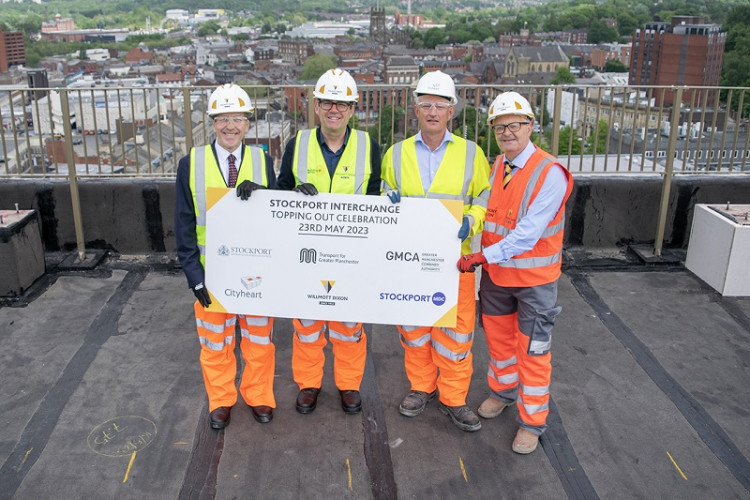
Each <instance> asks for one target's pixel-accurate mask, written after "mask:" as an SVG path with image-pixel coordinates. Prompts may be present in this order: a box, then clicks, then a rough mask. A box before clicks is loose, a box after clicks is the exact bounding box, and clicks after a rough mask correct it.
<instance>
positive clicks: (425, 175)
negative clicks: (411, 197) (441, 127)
mask: <svg viewBox="0 0 750 500" xmlns="http://www.w3.org/2000/svg"><path fill="white" fill-rule="evenodd" d="M415 141H416V142H415V146H416V148H417V164H418V165H419V176H420V177H421V178H422V189H424V192H425V193H426V192H427V191H428V190H429V189H430V186H432V180H433V179H434V178H435V174H437V171H438V168H439V167H440V162H441V161H443V156H445V149H446V148H447V147H448V143H449V142H453V134H451V133H450V132H449V131H448V130H446V131H445V135H444V136H443V141H442V142H441V143H440V145H439V146H438V147H437V148H435V150H434V151H433V150H432V149H430V147H429V146H428V145H427V144H426V143H425V142H424V140H423V139H422V131H421V130H420V131H419V132H417V135H416V137H415Z"/></svg>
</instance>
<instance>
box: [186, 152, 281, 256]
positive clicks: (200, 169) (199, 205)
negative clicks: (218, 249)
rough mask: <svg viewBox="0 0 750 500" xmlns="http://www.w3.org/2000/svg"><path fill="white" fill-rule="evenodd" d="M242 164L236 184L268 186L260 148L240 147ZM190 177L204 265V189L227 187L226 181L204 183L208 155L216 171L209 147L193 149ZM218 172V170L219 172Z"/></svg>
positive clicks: (199, 244)
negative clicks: (246, 183) (221, 184)
mask: <svg viewBox="0 0 750 500" xmlns="http://www.w3.org/2000/svg"><path fill="white" fill-rule="evenodd" d="M242 148H243V149H242V163H241V164H240V169H239V172H238V175H237V184H239V183H240V182H242V181H244V180H250V181H253V182H257V183H258V184H261V185H263V186H267V185H268V179H266V162H265V155H264V153H263V151H262V150H261V149H260V148H257V147H254V146H247V145H243V146H242ZM248 153H249V154H248ZM190 154H191V157H190V159H191V167H192V168H191V171H192V172H191V175H192V182H193V184H192V186H191V187H192V188H193V198H194V200H195V226H196V235H197V237H198V249H199V250H200V253H201V262H202V263H203V264H205V262H203V261H204V259H205V255H206V232H205V228H206V188H208V187H227V185H226V181H224V185H223V186H220V185H218V184H216V183H210V185H209V183H207V182H206V167H207V163H206V156H207V155H210V161H211V164H212V165H211V166H214V167H216V168H217V169H218V165H217V164H216V158H215V157H214V154H213V149H212V148H211V146H198V147H195V148H193V150H192V151H191V153H190ZM248 160H249V164H250V166H251V168H250V169H249V170H250V175H249V176H248V175H247V172H248V169H247V168H243V167H244V166H246V165H248ZM219 172H220V170H219Z"/></svg>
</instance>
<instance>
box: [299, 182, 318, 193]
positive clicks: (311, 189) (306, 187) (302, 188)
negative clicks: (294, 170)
mask: <svg viewBox="0 0 750 500" xmlns="http://www.w3.org/2000/svg"><path fill="white" fill-rule="evenodd" d="M294 190H295V191H297V192H298V193H302V194H306V195H307V196H314V195H316V194H318V189H317V188H316V187H315V185H313V184H310V183H309V182H303V183H302V184H300V185H299V186H295V187H294Z"/></svg>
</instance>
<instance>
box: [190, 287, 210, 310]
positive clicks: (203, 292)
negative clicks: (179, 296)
mask: <svg viewBox="0 0 750 500" xmlns="http://www.w3.org/2000/svg"><path fill="white" fill-rule="evenodd" d="M192 290H193V295H195V298H196V299H198V302H200V304H201V305H202V306H203V307H208V306H210V305H211V297H209V295H208V290H207V289H206V286H205V285H204V284H203V283H202V282H201V283H198V284H197V285H195V286H194V287H193V288H192Z"/></svg>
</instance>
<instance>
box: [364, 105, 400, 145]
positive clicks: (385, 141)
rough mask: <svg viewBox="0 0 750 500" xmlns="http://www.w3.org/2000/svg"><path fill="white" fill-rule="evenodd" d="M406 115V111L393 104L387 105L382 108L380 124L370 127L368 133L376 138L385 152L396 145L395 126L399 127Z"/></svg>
mask: <svg viewBox="0 0 750 500" xmlns="http://www.w3.org/2000/svg"><path fill="white" fill-rule="evenodd" d="M404 114H405V112H404V109H403V108H400V107H398V106H393V105H392V104H386V105H385V106H383V107H382V108H380V116H379V117H378V123H377V124H376V125H373V126H372V127H370V129H369V130H368V132H370V136H371V137H374V138H375V140H377V141H378V142H379V143H380V145H381V146H382V149H383V151H385V150H386V149H388V148H389V147H391V146H392V145H393V144H394V137H393V136H394V134H395V133H396V131H395V130H394V125H396V126H397V125H398V123H399V121H400V120H401V117H403V116H404Z"/></svg>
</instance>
